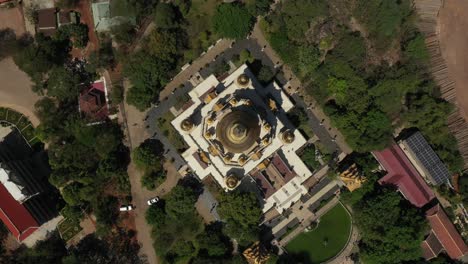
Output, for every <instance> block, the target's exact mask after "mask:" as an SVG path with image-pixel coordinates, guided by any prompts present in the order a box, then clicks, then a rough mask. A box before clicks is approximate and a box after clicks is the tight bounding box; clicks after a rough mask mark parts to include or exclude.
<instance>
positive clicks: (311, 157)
mask: <svg viewBox="0 0 468 264" xmlns="http://www.w3.org/2000/svg"><path fill="white" fill-rule="evenodd" d="M301 159H302V161H304V163H305V164H306V165H307V167H309V169H311V170H316V169H318V167H319V166H320V163H319V161H318V160H317V156H316V153H315V145H313V144H310V145H308V146H307V147H306V148H304V151H303V152H302V155H301Z"/></svg>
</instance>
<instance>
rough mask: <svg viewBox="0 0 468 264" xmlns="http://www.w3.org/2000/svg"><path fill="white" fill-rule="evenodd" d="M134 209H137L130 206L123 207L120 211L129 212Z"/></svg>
mask: <svg viewBox="0 0 468 264" xmlns="http://www.w3.org/2000/svg"><path fill="white" fill-rule="evenodd" d="M133 209H135V206H133V205H131V204H129V205H123V206H121V207H120V208H119V211H120V212H127V211H132V210H133Z"/></svg>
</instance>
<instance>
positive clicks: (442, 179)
mask: <svg viewBox="0 0 468 264" xmlns="http://www.w3.org/2000/svg"><path fill="white" fill-rule="evenodd" d="M405 143H406V144H407V145H408V147H409V148H410V149H411V151H412V152H413V153H414V155H416V158H417V159H418V160H419V161H420V162H421V164H422V165H423V166H424V168H425V169H426V170H427V171H428V173H429V175H427V176H428V177H429V180H430V181H431V182H432V184H434V185H440V184H442V183H446V182H447V181H449V179H450V172H449V171H448V169H447V166H445V164H444V163H443V162H442V161H441V160H440V159H439V157H438V156H437V154H436V153H435V152H434V150H433V149H432V148H431V146H430V145H429V143H428V142H427V141H426V139H425V138H424V137H423V135H422V134H421V132H416V133H414V134H413V135H411V136H410V137H408V138H407V139H406V140H405Z"/></svg>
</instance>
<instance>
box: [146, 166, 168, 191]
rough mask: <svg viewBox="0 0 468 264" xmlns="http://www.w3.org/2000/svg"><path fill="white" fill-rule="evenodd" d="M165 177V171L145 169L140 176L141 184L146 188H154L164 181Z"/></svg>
mask: <svg viewBox="0 0 468 264" xmlns="http://www.w3.org/2000/svg"><path fill="white" fill-rule="evenodd" d="M165 178H166V173H165V172H164V171H161V170H159V171H146V172H145V174H143V176H142V177H141V185H143V186H144V187H145V188H146V189H148V190H154V189H156V186H157V185H160V184H161V183H162V182H164V179H165Z"/></svg>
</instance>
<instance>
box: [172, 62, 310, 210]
mask: <svg viewBox="0 0 468 264" xmlns="http://www.w3.org/2000/svg"><path fill="white" fill-rule="evenodd" d="M189 96H190V98H191V101H190V102H189V103H188V104H187V107H186V108H185V110H183V112H182V113H181V114H180V115H179V116H177V117H176V118H175V119H174V120H173V121H172V122H171V123H172V125H173V126H174V127H175V128H176V129H177V130H178V131H179V133H180V134H181V135H182V137H183V138H184V140H185V141H186V143H187V145H188V146H189V148H188V149H187V150H186V151H185V152H184V153H183V154H182V156H183V158H184V159H185V160H186V161H187V163H188V165H189V166H190V168H191V169H192V170H193V172H194V173H195V174H196V175H197V176H198V177H199V178H200V179H201V180H203V179H205V178H206V177H208V176H209V175H211V176H212V177H213V178H214V179H215V180H216V181H217V182H218V184H219V185H220V186H221V187H222V188H224V189H225V190H226V191H230V190H233V189H235V188H236V187H237V186H238V185H239V183H240V182H241V180H242V179H243V178H244V177H251V178H252V179H253V180H255V182H257V186H258V187H259V189H260V191H261V192H262V193H263V197H264V202H265V203H264V206H263V211H264V212H266V211H268V210H269V209H271V208H273V207H275V208H276V209H277V210H278V211H279V212H282V211H283V210H286V209H287V208H289V207H290V206H291V205H292V204H293V203H295V202H296V201H298V200H299V199H300V197H301V196H302V195H303V194H305V193H306V192H307V190H306V188H305V187H304V186H303V185H302V184H303V183H304V182H305V181H306V180H307V179H308V178H309V177H311V176H312V172H311V171H310V170H309V169H308V168H307V166H306V165H305V164H304V163H303V162H302V160H301V159H300V157H299V156H298V155H297V154H296V152H297V151H298V150H299V149H300V148H302V147H303V146H304V145H305V144H306V143H307V140H306V139H305V138H304V136H303V135H302V134H301V133H300V132H299V130H297V129H296V128H295V127H293V126H292V124H291V122H290V121H289V120H288V118H287V116H286V112H288V111H289V110H291V109H292V108H293V107H294V104H293V103H292V102H291V100H290V99H289V97H288V96H287V95H286V93H284V92H283V90H282V89H281V87H280V86H279V85H278V84H277V83H275V82H272V83H270V84H269V85H268V86H266V87H263V86H262V85H261V84H260V83H259V82H258V81H257V80H256V77H255V76H254V75H253V74H252V72H251V71H250V70H249V69H248V67H247V66H246V65H242V66H241V67H239V68H238V69H237V70H235V71H234V72H233V73H232V74H231V75H229V76H228V77H226V78H225V79H223V80H222V81H219V80H218V79H217V78H216V77H215V76H214V75H211V76H209V77H208V78H207V79H205V80H204V81H203V82H201V83H200V84H199V85H198V86H196V87H195V88H194V89H193V90H192V91H190V92H189Z"/></svg>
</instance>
